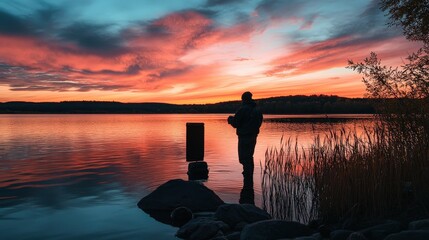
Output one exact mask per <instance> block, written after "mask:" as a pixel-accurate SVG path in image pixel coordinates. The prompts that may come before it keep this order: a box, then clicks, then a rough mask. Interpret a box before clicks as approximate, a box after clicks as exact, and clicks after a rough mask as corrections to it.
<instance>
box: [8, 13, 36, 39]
mask: <svg viewBox="0 0 429 240" xmlns="http://www.w3.org/2000/svg"><path fill="white" fill-rule="evenodd" d="M0 34H6V35H31V34H34V32H33V28H32V27H31V26H29V24H28V23H27V22H26V21H25V20H24V19H22V18H20V17H18V16H15V15H12V14H10V13H8V12H5V11H2V10H1V9H0Z"/></svg>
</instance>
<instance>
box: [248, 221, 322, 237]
mask: <svg viewBox="0 0 429 240" xmlns="http://www.w3.org/2000/svg"><path fill="white" fill-rule="evenodd" d="M313 233H314V231H313V230H312V229H311V228H309V227H307V226H306V225H303V224H301V223H298V222H290V221H283V220H265V221H260V222H255V223H252V224H248V225H246V227H244V229H243V231H242V232H241V238H240V239H242V240H274V239H281V238H297V237H303V236H309V235H311V234H313Z"/></svg>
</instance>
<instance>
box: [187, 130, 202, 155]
mask: <svg viewBox="0 0 429 240" xmlns="http://www.w3.org/2000/svg"><path fill="white" fill-rule="evenodd" d="M203 160H204V123H186V161H189V162H191V161H203Z"/></svg>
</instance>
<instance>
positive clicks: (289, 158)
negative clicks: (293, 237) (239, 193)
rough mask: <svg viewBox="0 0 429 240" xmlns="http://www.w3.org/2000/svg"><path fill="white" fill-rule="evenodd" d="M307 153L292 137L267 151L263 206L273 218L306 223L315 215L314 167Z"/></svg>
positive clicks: (263, 178) (263, 177) (263, 182)
mask: <svg viewBox="0 0 429 240" xmlns="http://www.w3.org/2000/svg"><path fill="white" fill-rule="evenodd" d="M305 154H306V151H304V149H300V147H299V146H298V142H297V141H296V140H292V139H291V138H289V139H287V140H285V141H284V140H283V138H282V139H281V140H280V148H279V149H277V148H271V149H268V150H267V151H266V152H265V159H266V161H265V166H264V168H262V167H261V169H264V173H263V176H262V186H263V187H262V195H263V207H264V208H265V209H266V210H268V212H270V213H271V214H272V216H273V217H274V218H277V219H286V220H294V221H300V222H305V221H308V220H309V219H310V218H312V216H313V215H314V214H315V210H316V208H315V203H314V202H313V200H314V196H313V193H314V186H315V184H314V179H313V177H312V175H313V173H312V172H313V168H312V165H311V162H309V161H307V156H306V155H305Z"/></svg>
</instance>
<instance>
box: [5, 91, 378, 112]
mask: <svg viewBox="0 0 429 240" xmlns="http://www.w3.org/2000/svg"><path fill="white" fill-rule="evenodd" d="M256 102H257V104H258V106H259V107H260V108H261V111H262V112H263V113H264V114H282V115H284V114H291V115H293V114H373V113H375V108H374V105H375V104H376V100H374V99H367V98H345V97H339V96H327V95H311V96H303V95H296V96H284V97H272V98H264V99H258V100H256ZM240 104H241V102H240V101H229V102H219V103H213V104H169V103H121V102H100V101H67V102H4V103H0V114H143V113H144V114H168V113H175V114H180V113H184V114H192V113H195V114H205V113H234V112H235V111H236V109H237V108H238V107H239V106H240Z"/></svg>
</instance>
